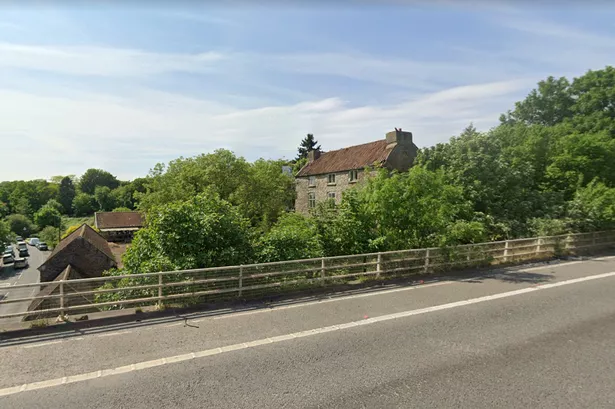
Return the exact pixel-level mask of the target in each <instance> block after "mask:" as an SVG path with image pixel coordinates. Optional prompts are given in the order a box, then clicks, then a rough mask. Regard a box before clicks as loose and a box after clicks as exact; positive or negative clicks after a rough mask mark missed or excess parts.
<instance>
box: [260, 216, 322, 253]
mask: <svg viewBox="0 0 615 409" xmlns="http://www.w3.org/2000/svg"><path fill="white" fill-rule="evenodd" d="M256 248H257V253H258V260H259V261H260V262H269V261H282V260H296V259H301V258H312V257H322V256H323V250H322V245H321V242H320V240H319V237H318V230H317V228H316V223H315V221H314V219H312V218H310V217H306V216H303V215H301V214H298V213H287V214H284V215H283V216H282V217H280V219H279V220H278V222H277V223H276V224H275V225H274V226H273V227H272V228H271V230H269V232H267V233H266V234H265V235H264V236H263V237H262V238H261V239H260V241H259V242H258V244H257V246H256Z"/></svg>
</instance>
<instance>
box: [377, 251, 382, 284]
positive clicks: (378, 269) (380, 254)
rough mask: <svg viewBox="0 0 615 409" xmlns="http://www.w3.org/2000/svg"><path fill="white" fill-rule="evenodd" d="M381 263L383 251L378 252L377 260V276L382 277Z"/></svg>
mask: <svg viewBox="0 0 615 409" xmlns="http://www.w3.org/2000/svg"><path fill="white" fill-rule="evenodd" d="M380 263H382V253H378V260H377V261H376V278H380V271H382V267H381V265H380Z"/></svg>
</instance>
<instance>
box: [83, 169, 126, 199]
mask: <svg viewBox="0 0 615 409" xmlns="http://www.w3.org/2000/svg"><path fill="white" fill-rule="evenodd" d="M119 185H120V181H119V180H117V178H116V177H115V176H113V175H112V174H111V173H109V172H107V171H106V170H102V169H88V170H86V171H85V173H84V174H83V176H81V178H80V179H79V190H81V192H82V193H87V194H90V195H93V194H94V191H95V190H96V187H97V186H106V187H108V188H109V189H115V188H116V187H118V186H119Z"/></svg>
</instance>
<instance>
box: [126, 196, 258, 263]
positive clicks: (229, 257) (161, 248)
mask: <svg viewBox="0 0 615 409" xmlns="http://www.w3.org/2000/svg"><path fill="white" fill-rule="evenodd" d="M251 253H252V248H251V245H250V240H249V235H248V222H247V220H246V219H244V218H243V217H241V215H240V214H239V212H237V210H236V209H235V208H234V207H233V206H231V204H230V203H228V202H227V201H225V200H222V199H220V197H219V196H218V195H217V194H216V193H215V192H212V191H208V192H203V193H201V194H199V195H197V196H195V197H193V198H191V199H189V200H186V201H182V202H174V203H170V204H165V205H160V206H156V207H154V208H153V209H151V210H150V212H149V213H148V219H147V227H146V228H144V229H141V230H139V231H138V232H137V233H136V235H135V238H134V240H133V242H132V245H131V247H130V248H129V249H128V251H127V252H126V253H125V255H124V258H123V261H124V265H125V272H127V273H130V274H135V273H145V272H152V271H163V270H175V269H191V268H204V267H215V266H223V265H237V264H241V263H246V262H248V261H250V260H251V259H252V254H251Z"/></svg>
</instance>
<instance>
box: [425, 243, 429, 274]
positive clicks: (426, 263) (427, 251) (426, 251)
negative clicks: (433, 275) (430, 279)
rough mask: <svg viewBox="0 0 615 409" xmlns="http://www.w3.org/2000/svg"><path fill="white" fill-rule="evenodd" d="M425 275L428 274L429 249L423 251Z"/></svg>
mask: <svg viewBox="0 0 615 409" xmlns="http://www.w3.org/2000/svg"><path fill="white" fill-rule="evenodd" d="M424 270H425V273H427V272H429V249H427V250H425V267H424Z"/></svg>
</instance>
